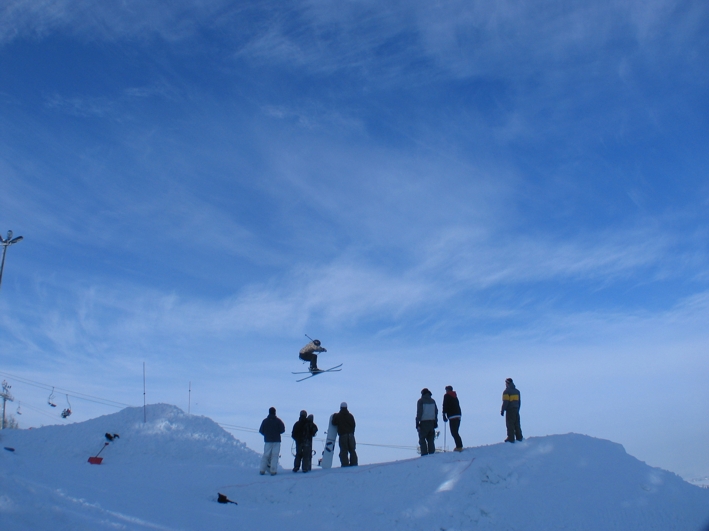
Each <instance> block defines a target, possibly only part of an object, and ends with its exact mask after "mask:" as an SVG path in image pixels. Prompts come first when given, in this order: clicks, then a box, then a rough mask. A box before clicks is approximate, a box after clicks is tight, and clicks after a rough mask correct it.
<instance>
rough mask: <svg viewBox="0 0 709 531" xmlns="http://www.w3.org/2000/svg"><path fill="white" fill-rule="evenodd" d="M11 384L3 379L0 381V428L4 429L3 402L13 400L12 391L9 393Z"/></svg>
mask: <svg viewBox="0 0 709 531" xmlns="http://www.w3.org/2000/svg"><path fill="white" fill-rule="evenodd" d="M11 387H12V386H11V385H10V384H9V383H7V382H6V381H5V380H3V381H2V393H0V397H2V424H0V430H4V429H5V404H6V403H7V402H8V400H9V401H10V402H13V401H14V400H15V397H14V396H12V393H10V388H11Z"/></svg>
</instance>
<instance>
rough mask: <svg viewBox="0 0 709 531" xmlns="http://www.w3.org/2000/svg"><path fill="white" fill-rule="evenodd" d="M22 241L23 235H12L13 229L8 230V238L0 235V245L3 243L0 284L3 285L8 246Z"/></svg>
mask: <svg viewBox="0 0 709 531" xmlns="http://www.w3.org/2000/svg"><path fill="white" fill-rule="evenodd" d="M20 241H22V236H17V237H15V238H13V237H12V231H11V230H9V231H7V239H5V238H3V237H2V236H0V245H2V263H0V286H2V271H3V269H5V253H6V252H7V248H8V247H10V246H11V245H15V244H16V243H17V242H20Z"/></svg>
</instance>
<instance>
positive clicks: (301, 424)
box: [290, 417, 308, 441]
mask: <svg viewBox="0 0 709 531" xmlns="http://www.w3.org/2000/svg"><path fill="white" fill-rule="evenodd" d="M307 423H308V419H307V418H305V417H301V418H299V419H298V420H297V421H296V422H295V424H293V430H292V431H291V433H290V436H291V437H292V438H293V440H295V441H302V440H303V439H304V438H305V428H306V425H307Z"/></svg>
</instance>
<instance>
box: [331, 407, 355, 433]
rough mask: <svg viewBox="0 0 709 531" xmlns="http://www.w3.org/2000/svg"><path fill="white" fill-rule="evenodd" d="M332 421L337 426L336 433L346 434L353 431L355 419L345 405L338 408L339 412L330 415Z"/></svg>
mask: <svg viewBox="0 0 709 531" xmlns="http://www.w3.org/2000/svg"><path fill="white" fill-rule="evenodd" d="M332 423H333V425H335V426H337V434H338V435H347V434H349V433H354V432H355V419H354V417H353V416H352V413H350V412H349V411H348V410H347V408H346V407H342V408H340V412H339V413H335V414H334V415H333V416H332Z"/></svg>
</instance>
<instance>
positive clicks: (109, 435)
mask: <svg viewBox="0 0 709 531" xmlns="http://www.w3.org/2000/svg"><path fill="white" fill-rule="evenodd" d="M105 437H106V439H107V440H109V441H112V440H113V439H120V436H119V435H118V434H117V433H114V434H113V435H111V434H110V433H107V434H106V436H105Z"/></svg>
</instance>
